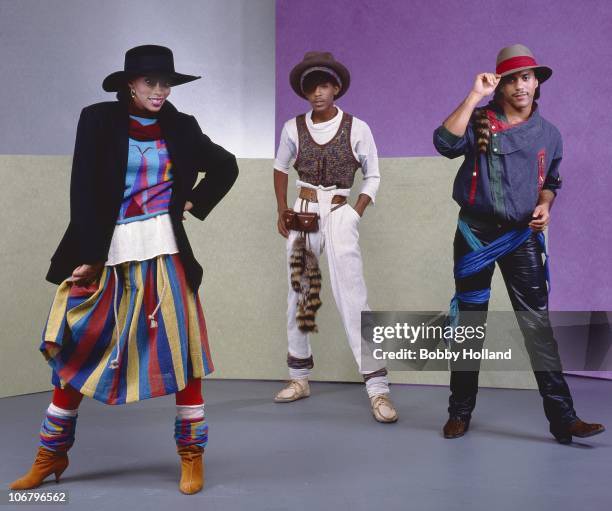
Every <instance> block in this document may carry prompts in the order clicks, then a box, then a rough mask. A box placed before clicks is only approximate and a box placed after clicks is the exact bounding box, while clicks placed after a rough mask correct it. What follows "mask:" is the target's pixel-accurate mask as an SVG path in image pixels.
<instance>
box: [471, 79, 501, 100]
mask: <svg viewBox="0 0 612 511" xmlns="http://www.w3.org/2000/svg"><path fill="white" fill-rule="evenodd" d="M500 80H501V75H498V74H495V73H480V74H478V75H476V79H475V80H474V86H473V87H472V92H473V93H474V94H477V95H479V96H480V97H481V98H484V97H486V96H489V95H490V94H493V93H494V92H495V87H497V85H498V84H499V81H500Z"/></svg>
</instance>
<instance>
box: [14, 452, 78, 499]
mask: <svg viewBox="0 0 612 511" xmlns="http://www.w3.org/2000/svg"><path fill="white" fill-rule="evenodd" d="M67 467H68V455H67V454H66V452H65V451H50V450H48V449H45V448H44V447H42V446H39V447H38V452H37V453H36V459H35V460H34V464H33V465H32V468H30V471H29V472H28V473H27V474H25V475H24V476H23V477H20V478H19V479H17V480H16V481H13V482H12V483H11V485H10V486H9V488H10V489H11V490H29V489H31V488H37V487H38V486H40V485H41V484H42V482H43V481H44V479H45V478H46V477H47V476H49V475H51V474H55V482H56V483H59V480H60V476H61V475H62V473H63V472H64V470H66V468H67Z"/></svg>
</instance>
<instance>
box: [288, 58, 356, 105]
mask: <svg viewBox="0 0 612 511" xmlns="http://www.w3.org/2000/svg"><path fill="white" fill-rule="evenodd" d="M314 71H322V72H324V73H328V74H329V75H331V76H333V77H334V78H335V79H336V81H337V82H338V85H340V92H339V93H338V95H337V96H336V99H338V98H339V97H341V96H344V94H345V93H346V91H347V90H348V88H349V86H350V85H351V73H349V70H348V69H347V68H346V67H345V66H344V65H343V64H341V63H340V62H338V61H337V60H336V59H335V58H334V56H333V55H332V54H331V53H329V52H322V51H309V52H307V53H306V54H305V55H304V59H303V60H302V62H300V63H299V64H298V65H297V66H295V67H294V68H293V69H292V70H291V73H289V83H290V84H291V87H292V88H293V90H294V91H295V93H296V94H297V95H298V96H300V97H302V98H306V96H304V91H303V90H302V84H303V83H304V78H305V77H306V76H307V75H308V74H309V73H312V72H314Z"/></svg>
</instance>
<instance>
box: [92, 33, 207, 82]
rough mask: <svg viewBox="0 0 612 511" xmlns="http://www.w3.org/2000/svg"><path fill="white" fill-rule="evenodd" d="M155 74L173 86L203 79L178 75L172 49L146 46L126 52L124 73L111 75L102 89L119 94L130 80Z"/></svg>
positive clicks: (152, 45)
mask: <svg viewBox="0 0 612 511" xmlns="http://www.w3.org/2000/svg"><path fill="white" fill-rule="evenodd" d="M153 74H159V75H164V76H167V77H168V81H169V82H170V85H171V86H175V85H181V84H183V83H188V82H193V81H194V80H197V79H198V78H202V77H201V76H194V75H185V74H182V73H177V72H176V71H175V70H174V56H173V55H172V50H170V48H166V47H165V46H157V45H155V44H145V45H143V46H136V47H134V48H131V49H129V50H128V51H126V52H125V62H124V64H123V71H116V72H114V73H111V74H109V75H108V76H107V77H106V78H105V79H104V81H103V82H102V88H103V89H104V90H105V91H106V92H117V91H118V90H120V89H121V88H122V87H124V86H125V85H126V83H127V81H128V80H129V79H131V78H135V77H137V76H146V75H153Z"/></svg>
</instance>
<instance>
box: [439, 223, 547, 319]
mask: <svg viewBox="0 0 612 511" xmlns="http://www.w3.org/2000/svg"><path fill="white" fill-rule="evenodd" d="M457 226H458V227H459V230H460V231H461V234H463V237H464V238H465V241H466V242H467V244H468V245H469V246H470V248H471V249H472V252H469V253H467V254H465V255H464V256H463V257H462V258H461V259H459V260H458V261H457V263H456V264H455V267H454V273H455V278H456V279H464V278H466V277H469V276H471V275H475V274H476V273H478V272H480V271H482V270H484V269H485V268H486V267H487V266H489V265H492V264H495V261H497V260H498V259H499V258H500V257H503V256H505V255H506V254H509V253H511V252H514V251H515V250H516V249H517V248H518V247H520V246H521V245H522V244H523V243H525V241H527V239H528V238H529V236H531V232H532V231H531V228H529V227H526V228H525V229H515V230H512V231H508V232H507V233H505V234H503V235H502V236H500V237H499V238H497V239H495V240H493V241H492V242H491V243H489V244H488V245H486V246H485V245H483V244H482V242H481V241H480V240H479V239H478V238H477V237H476V235H475V234H474V233H473V232H472V230H471V229H470V226H469V225H468V224H467V223H466V222H465V221H463V220H462V219H461V218H459V220H458V221H457ZM537 236H538V241H539V242H540V246H541V247H542V251H543V252H544V256H545V260H544V269H545V272H546V282H547V283H548V292H550V273H549V268H548V253H547V252H546V239H545V238H544V233H543V232H539V233H538V235H537ZM490 296H491V288H486V289H480V290H478V291H465V292H463V293H455V295H454V296H453V298H452V300H451V302H450V311H449V324H450V325H451V326H453V327H454V326H457V322H458V320H459V302H460V301H461V302H464V303H485V302H487V301H489V297H490Z"/></svg>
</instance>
